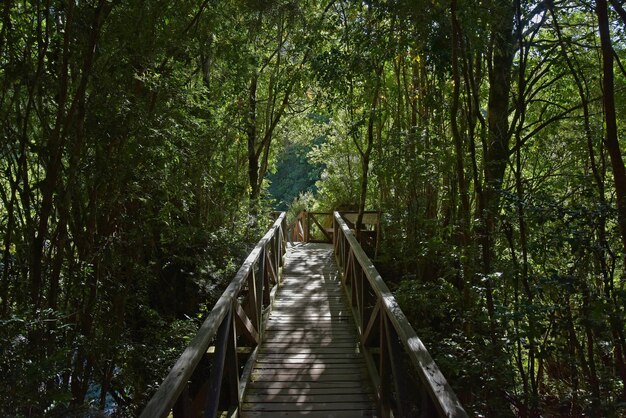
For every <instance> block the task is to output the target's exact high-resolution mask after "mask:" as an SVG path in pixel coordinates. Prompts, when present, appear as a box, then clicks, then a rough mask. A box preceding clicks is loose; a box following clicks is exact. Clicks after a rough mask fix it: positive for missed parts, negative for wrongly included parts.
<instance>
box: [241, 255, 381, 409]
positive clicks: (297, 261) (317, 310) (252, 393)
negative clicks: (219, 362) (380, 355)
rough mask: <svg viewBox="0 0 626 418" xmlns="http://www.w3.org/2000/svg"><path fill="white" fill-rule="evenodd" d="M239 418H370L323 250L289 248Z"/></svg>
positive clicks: (349, 330)
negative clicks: (280, 285) (298, 417)
mask: <svg viewBox="0 0 626 418" xmlns="http://www.w3.org/2000/svg"><path fill="white" fill-rule="evenodd" d="M283 274H284V276H283V284H282V287H281V288H280V290H279V292H278V296H277V299H276V301H275V303H274V307H273V309H272V313H271V315H270V317H269V319H268V322H267V326H266V329H265V332H264V337H263V338H264V340H263V343H262V344H261V346H260V347H259V354H258V357H257V362H256V364H255V366H254V369H253V371H252V376H251V379H250V382H249V383H248V386H247V389H246V395H245V398H244V399H243V403H242V405H241V417H242V418H253V417H255V418H256V417H260V418H264V417H292V416H294V417H295V416H307V417H320V418H321V417H337V418H339V417H374V416H376V415H377V413H376V405H375V402H374V391H373V388H372V387H371V385H370V383H369V382H370V380H369V377H368V375H367V368H366V365H365V361H364V359H363V357H362V356H361V354H360V352H359V345H358V341H359V337H358V334H357V332H356V327H355V324H354V321H353V319H352V314H351V311H350V309H349V307H348V305H347V302H346V299H345V296H344V292H343V290H342V288H341V283H340V281H339V276H338V271H337V266H336V264H335V260H334V257H333V250H332V246H331V245H329V244H296V245H294V246H293V247H291V249H290V250H289V252H288V254H287V257H286V262H285V266H284V270H283Z"/></svg>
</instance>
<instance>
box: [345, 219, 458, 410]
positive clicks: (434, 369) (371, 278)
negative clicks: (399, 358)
mask: <svg viewBox="0 0 626 418" xmlns="http://www.w3.org/2000/svg"><path fill="white" fill-rule="evenodd" d="M334 220H335V222H336V223H337V226H338V228H336V229H337V230H339V231H341V233H342V234H343V236H344V237H345V239H346V240H347V242H348V244H349V246H350V248H351V250H352V253H353V256H354V258H355V259H356V261H357V262H358V263H359V264H360V266H361V269H362V271H363V273H364V274H365V276H366V278H367V280H368V282H369V284H370V287H371V289H372V290H373V292H374V293H375V296H376V298H377V301H380V304H381V307H380V309H384V311H385V314H386V317H387V318H388V319H389V320H390V322H391V324H392V325H393V328H394V329H395V331H396V333H397V335H398V337H399V339H400V341H401V343H402V346H403V348H404V351H405V353H406V354H407V355H408V356H409V359H410V361H411V364H412V366H413V368H414V369H415V371H417V373H418V375H419V378H420V380H421V382H422V385H423V387H424V389H425V390H426V392H427V393H428V395H429V397H430V399H431V400H432V402H433V403H434V406H435V408H436V409H437V412H438V414H439V416H444V417H467V413H466V412H465V410H464V409H463V406H462V405H461V403H460V402H459V400H458V398H457V396H456V394H455V393H454V391H453V390H452V388H451V387H450V385H449V384H448V382H447V380H446V378H445V377H444V376H443V374H442V373H441V371H440V370H439V367H438V366H437V364H436V363H435V361H434V360H433V359H432V357H431V356H430V353H429V352H428V350H427V349H426V347H425V346H424V344H423V343H422V341H421V340H420V338H419V337H418V336H417V334H416V333H415V330H414V329H413V328H412V327H411V324H410V323H409V321H408V319H407V318H406V316H405V314H404V312H402V309H400V306H399V305H398V302H397V301H396V298H395V297H394V296H393V294H392V293H391V291H390V290H389V288H388V287H387V285H386V284H385V282H384V281H383V279H382V277H381V276H380V274H379V273H378V271H377V270H376V268H375V267H374V264H373V263H372V261H371V260H370V258H369V257H368V256H367V254H366V253H365V251H364V250H363V248H361V245H360V244H359V243H358V241H357V239H356V237H355V236H354V234H353V233H352V231H351V230H350V228H349V227H348V225H347V224H346V222H345V221H344V219H343V218H342V217H341V214H340V213H339V212H337V211H335V212H334ZM338 242H339V240H338V237H335V242H334V245H335V251H336V254H337V251H338V248H337V246H338ZM342 262H343V263H344V264H345V263H346V261H345V260H342ZM340 268H341V269H342V270H343V269H344V266H343V265H341V263H340ZM343 271H345V270H343ZM365 325H367V324H361V329H360V330H359V332H360V333H363V331H364V330H363V328H364V327H365Z"/></svg>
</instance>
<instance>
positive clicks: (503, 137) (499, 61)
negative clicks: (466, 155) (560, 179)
mask: <svg viewBox="0 0 626 418" xmlns="http://www.w3.org/2000/svg"><path fill="white" fill-rule="evenodd" d="M514 16H515V8H514V6H513V3H512V2H509V1H507V0H500V1H499V2H498V7H495V8H494V11H493V17H492V19H493V22H492V27H491V51H490V58H491V59H490V61H489V101H488V109H487V125H488V138H487V144H486V149H485V150H484V172H485V179H484V181H485V186H484V188H483V197H484V199H483V202H482V203H483V205H484V206H483V207H482V208H480V209H481V215H482V216H481V218H482V228H481V241H482V261H483V273H484V274H485V275H486V282H485V284H486V291H487V311H488V314H489V318H490V320H491V321H492V326H493V325H494V323H493V321H494V314H495V309H494V301H493V284H492V281H491V278H490V277H489V275H490V273H492V271H491V269H492V262H493V235H494V233H495V229H496V220H497V215H498V211H499V207H500V191H501V189H502V182H503V180H504V173H505V170H506V166H507V163H508V158H509V141H510V138H511V135H510V132H509V119H508V118H509V101H510V100H509V93H510V88H511V69H512V66H513V54H514V47H513V18H514ZM494 331H495V330H494ZM493 338H496V337H495V335H494V336H493Z"/></svg>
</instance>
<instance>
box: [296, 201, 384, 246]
mask: <svg viewBox="0 0 626 418" xmlns="http://www.w3.org/2000/svg"><path fill="white" fill-rule="evenodd" d="M341 216H342V217H343V219H344V220H345V221H346V223H347V224H348V226H349V227H350V228H354V226H355V223H356V219H357V217H358V212H341ZM363 224H364V226H365V229H362V230H360V231H359V236H358V237H357V240H358V241H359V242H360V243H361V245H362V246H363V247H364V248H365V249H366V252H368V253H369V255H370V256H373V257H375V256H376V254H377V253H378V239H379V236H378V234H379V229H380V212H377V211H365V212H364V213H363ZM287 231H288V236H289V240H290V242H328V243H332V242H333V233H334V232H333V213H332V212H307V211H302V212H300V213H299V214H298V216H297V217H296V219H294V220H293V222H291V224H289V226H288V227H287Z"/></svg>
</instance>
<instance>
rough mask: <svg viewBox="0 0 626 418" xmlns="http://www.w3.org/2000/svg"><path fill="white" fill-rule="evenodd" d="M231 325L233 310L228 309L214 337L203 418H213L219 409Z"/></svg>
mask: <svg viewBox="0 0 626 418" xmlns="http://www.w3.org/2000/svg"><path fill="white" fill-rule="evenodd" d="M232 325H233V309H232V306H231V307H230V308H229V309H228V313H227V314H226V316H225V317H224V319H223V320H222V323H221V324H220V327H219V329H218V331H217V336H216V337H215V356H214V358H213V365H212V367H211V375H210V376H209V390H208V397H207V402H206V409H205V410H204V416H205V417H206V418H215V417H216V416H217V411H218V409H219V402H220V394H221V391H222V378H223V377H224V368H225V367H224V366H225V363H226V354H227V351H228V348H229V344H228V337H229V335H230V334H231V330H232Z"/></svg>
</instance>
